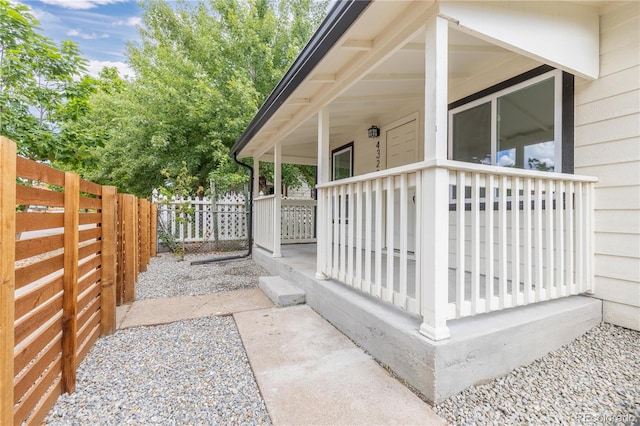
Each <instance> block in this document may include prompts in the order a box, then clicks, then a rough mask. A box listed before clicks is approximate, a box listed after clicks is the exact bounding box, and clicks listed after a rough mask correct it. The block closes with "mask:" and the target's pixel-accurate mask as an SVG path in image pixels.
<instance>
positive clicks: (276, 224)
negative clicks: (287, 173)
mask: <svg viewBox="0 0 640 426" xmlns="http://www.w3.org/2000/svg"><path fill="white" fill-rule="evenodd" d="M273 195H274V197H273V198H274V202H273V210H274V212H273V257H282V253H281V252H280V242H281V239H282V236H281V227H282V225H281V216H282V208H281V206H282V145H281V143H280V142H278V143H276V144H275V145H274V147H273Z"/></svg>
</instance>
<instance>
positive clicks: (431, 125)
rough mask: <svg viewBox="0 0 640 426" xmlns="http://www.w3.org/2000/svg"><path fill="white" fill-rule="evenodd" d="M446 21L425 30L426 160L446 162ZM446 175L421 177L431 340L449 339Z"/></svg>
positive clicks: (424, 328)
mask: <svg viewBox="0 0 640 426" xmlns="http://www.w3.org/2000/svg"><path fill="white" fill-rule="evenodd" d="M447 36H448V24H447V21H446V20H445V19H443V18H441V17H439V16H437V14H434V15H432V16H431V17H430V18H429V21H428V22H427V27H426V45H425V62H426V63H425V99H424V102H425V117H424V158H425V160H433V159H446V158H447V87H448V81H447V60H448V58H447V56H448V54H447V43H448V40H447V38H448V37H447ZM448 184H449V174H448V171H447V170H445V169H441V168H437V167H436V168H431V169H428V170H426V171H425V172H424V173H423V175H422V194H421V197H420V200H421V206H420V207H421V211H422V217H423V220H424V221H423V223H422V225H423V227H422V229H423V231H422V232H423V238H422V239H421V242H422V244H421V247H420V254H419V256H420V257H419V259H420V261H421V264H422V265H423V267H422V268H421V276H420V280H421V282H422V289H423V291H422V303H421V306H422V321H423V322H422V325H420V333H421V334H423V335H424V336H426V337H428V338H429V339H432V340H441V339H446V338H448V337H449V329H448V328H447V319H446V312H447V304H448V300H447V298H448V287H449V285H448V284H449V283H448V280H449V276H448V275H449V274H448V263H449V261H448V251H449V250H448V244H449V226H448V225H449V208H448V204H449V199H448V194H447V192H448Z"/></svg>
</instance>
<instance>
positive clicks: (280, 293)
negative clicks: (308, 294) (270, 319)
mask: <svg viewBox="0 0 640 426" xmlns="http://www.w3.org/2000/svg"><path fill="white" fill-rule="evenodd" d="M259 285H260V289H262V291H264V293H265V294H266V295H267V297H268V298H269V299H271V301H272V302H273V303H274V304H276V305H277V306H279V307H285V306H292V305H300V304H303V303H305V294H304V291H302V290H300V289H299V288H298V287H296V286H294V285H293V284H291V282H290V281H287V280H285V279H284V278H282V277H280V276H273V277H260V279H259Z"/></svg>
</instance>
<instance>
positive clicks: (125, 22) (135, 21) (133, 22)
mask: <svg viewBox="0 0 640 426" xmlns="http://www.w3.org/2000/svg"><path fill="white" fill-rule="evenodd" d="M141 23H142V19H141V18H140V17H139V16H132V17H130V18H127V19H121V20H119V21H115V22H114V23H113V25H114V26H117V27H122V26H125V27H135V26H138V25H140V24H141Z"/></svg>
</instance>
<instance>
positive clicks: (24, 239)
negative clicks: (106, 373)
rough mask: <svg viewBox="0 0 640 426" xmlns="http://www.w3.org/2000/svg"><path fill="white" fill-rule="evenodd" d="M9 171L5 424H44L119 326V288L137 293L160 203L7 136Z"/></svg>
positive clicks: (3, 216) (0, 296)
mask: <svg viewBox="0 0 640 426" xmlns="http://www.w3.org/2000/svg"><path fill="white" fill-rule="evenodd" d="M0 175H1V176H0V177H1V178H2V181H1V184H0V238H1V241H2V243H1V244H0V265H2V269H1V271H0V275H1V281H0V372H1V377H0V424H1V425H19V424H23V423H27V424H38V423H40V422H42V420H43V419H44V418H45V417H46V415H47V413H48V411H49V410H50V408H51V406H52V405H53V404H54V403H55V401H56V399H57V398H58V397H59V396H60V395H61V394H62V393H63V392H73V391H74V389H75V376H76V369H77V367H78V364H79V363H80V362H81V361H82V360H83V359H84V357H85V356H86V354H87V353H88V351H89V349H90V348H91V347H92V346H93V344H94V343H95V341H96V340H97V339H98V338H99V337H100V335H106V334H110V333H113V332H114V331H115V324H116V321H115V307H116V303H119V302H120V301H121V300H123V299H122V298H118V297H117V293H116V291H117V288H122V289H124V288H125V287H124V285H126V286H127V287H126V289H127V293H126V294H127V297H128V299H126V300H133V299H134V298H135V281H136V278H137V273H138V270H144V269H146V265H147V263H148V262H149V259H150V257H152V256H155V248H156V246H155V245H154V244H153V243H152V242H153V241H155V239H156V236H155V229H156V228H155V221H156V217H155V216H154V215H155V214H156V213H157V206H155V204H151V203H149V201H147V200H140V199H137V198H136V197H134V196H133V195H128V194H127V195H125V194H120V195H118V194H117V190H116V188H115V187H113V186H102V185H98V184H96V183H93V182H89V181H86V180H83V179H80V178H79V176H78V175H76V174H74V173H70V172H66V173H65V172H62V171H60V170H56V169H53V168H51V167H48V166H46V165H43V164H40V163H37V162H34V161H31V160H28V159H25V158H22V157H19V156H17V155H16V145H15V143H14V142H12V141H10V140H8V139H6V138H3V137H0ZM119 199H125V200H127V201H126V202H125V203H119V202H118V200H119ZM122 204H126V205H125V206H123V205H122ZM138 205H140V206H141V207H140V208H138ZM125 232H126V233H127V234H125ZM123 241H125V242H126V243H125V244H123V243H122V242H123ZM127 268H128V269H127ZM121 270H122V271H125V270H126V271H128V274H127V275H125V274H124V273H122V274H120V273H119V271H121ZM125 277H126V279H125ZM118 286H121V287H118ZM123 294H124V292H123Z"/></svg>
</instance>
